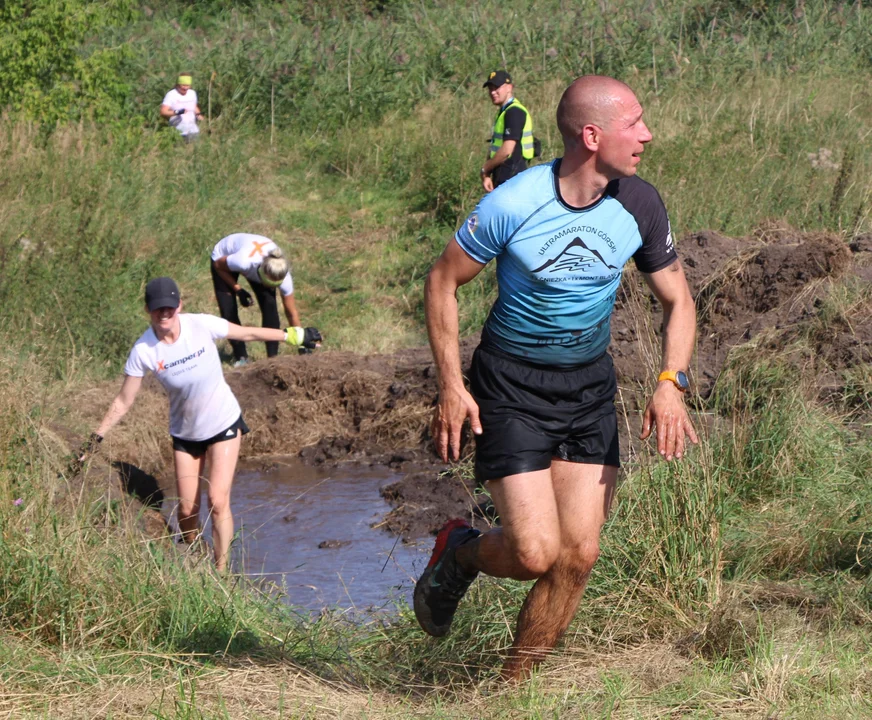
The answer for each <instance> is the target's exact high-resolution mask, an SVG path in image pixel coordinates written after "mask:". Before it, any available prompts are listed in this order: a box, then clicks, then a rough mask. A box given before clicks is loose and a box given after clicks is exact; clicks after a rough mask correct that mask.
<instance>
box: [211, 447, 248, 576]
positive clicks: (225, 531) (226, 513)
mask: <svg viewBox="0 0 872 720" xmlns="http://www.w3.org/2000/svg"><path fill="white" fill-rule="evenodd" d="M241 444H242V435H241V434H237V436H236V437H235V438H233V439H232V440H224V441H223V442H219V443H215V444H214V445H210V446H209V450H208V452H207V457H208V459H209V479H208V488H207V492H208V498H209V513H210V514H211V516H212V547H213V549H214V551H215V567H216V568H217V569H218V570H219V571H220V570H224V569H225V568H226V567H227V560H228V554H229V552H230V541H231V540H233V513H232V512H231V511H230V489H231V487H232V486H233V476H234V475H235V474H236V461H237V460H238V459H239V447H240V445H241Z"/></svg>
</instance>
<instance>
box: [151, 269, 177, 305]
mask: <svg viewBox="0 0 872 720" xmlns="http://www.w3.org/2000/svg"><path fill="white" fill-rule="evenodd" d="M179 297H180V295H179V286H178V285H176V281H175V280H173V279H172V278H168V277H159V278H155V279H154V280H150V281H149V283H148V285H146V286H145V305H146V307H147V308H148V309H149V311H150V312H151V311H153V310H157V309H158V308H164V307H169V308H177V307H178V306H179V303H180V300H179Z"/></svg>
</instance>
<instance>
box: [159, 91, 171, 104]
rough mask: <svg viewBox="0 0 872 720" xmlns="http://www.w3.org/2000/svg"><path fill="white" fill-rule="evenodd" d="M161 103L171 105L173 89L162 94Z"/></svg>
mask: <svg viewBox="0 0 872 720" xmlns="http://www.w3.org/2000/svg"><path fill="white" fill-rule="evenodd" d="M161 105H169V106H170V107H172V106H173V91H172V90H170V91H169V92H168V93H167V94H166V95H164V99H163V102H162V103H161Z"/></svg>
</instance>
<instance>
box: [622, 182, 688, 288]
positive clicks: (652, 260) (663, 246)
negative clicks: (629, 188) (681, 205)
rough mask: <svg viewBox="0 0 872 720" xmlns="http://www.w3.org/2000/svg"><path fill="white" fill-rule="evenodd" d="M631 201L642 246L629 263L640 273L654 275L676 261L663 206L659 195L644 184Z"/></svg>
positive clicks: (670, 231)
mask: <svg viewBox="0 0 872 720" xmlns="http://www.w3.org/2000/svg"><path fill="white" fill-rule="evenodd" d="M632 201H633V202H632V203H631V205H633V206H634V207H633V209H632V212H633V215H634V216H635V217H636V222H637V224H638V226H639V234H640V235H641V236H642V246H641V247H640V248H639V249H638V250H637V251H636V252H635V253H634V255H633V260H634V261H635V262H636V267H637V268H639V270H640V271H641V272H643V273H653V272H657V271H658V270H662V269H663V268H665V267H668V266H669V265H671V264H672V263H673V262H675V261H676V260H677V259H678V255H677V254H676V252H675V244H674V243H673V241H672V227H671V225H670V223H669V216H668V215H667V214H666V206H665V205H664V204H663V200H662V199H661V198H660V193H658V192H657V190H655V189H654V187H653V186H652V185H649V184H648V183H644V184H639V189H638V192H635V193H633V197H632Z"/></svg>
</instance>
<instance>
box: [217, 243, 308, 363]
mask: <svg viewBox="0 0 872 720" xmlns="http://www.w3.org/2000/svg"><path fill="white" fill-rule="evenodd" d="M240 275H242V276H243V277H244V278H245V279H246V280H248V284H249V285H250V286H251V289H252V291H253V292H254V297H255V298H257V304H258V306H259V307H260V317H261V324H262V325H263V326H264V327H271V328H277V327H280V321H279V310H278V305H277V303H276V288H278V291H279V295H281V298H282V306H283V308H284V311H285V317H286V318H287V319H288V325H291V326H299V325H300V314H299V313H298V312H297V304H296V301H295V300H294V280H293V278H292V277H291V271H290V267H289V266H288V261H287V260H286V259H285V256H284V253H283V252H282V250H281V248H279V247H278V246H277V245H276V244H275V243H274V242H273V241H272V240H270V239H269V238H268V237H264V236H263V235H252V234H251V233H233V234H232V235H228V236H227V237H224V238H221V240H219V241H218V242H217V243H216V244H215V247H214V248H213V249H212V285H213V286H214V288H215V299H216V300H217V301H218V310H219V312H220V313H221V317H223V318H224V319H225V320H229V321H230V322H232V323H236V324H237V325H238V324H240V323H239V308H238V307H237V304H236V300H237V298H238V299H239V302H240V303H242V306H243V307H251V306H252V305H254V300H253V299H252V297H251V293H249V292H248V291H247V290H245V289H244V288H243V287H242V286H241V285H240V284H239V276H240ZM230 345H231V347H232V348H233V358H234V361H235V362H234V365H245V364H246V363H247V362H248V351H247V350H246V348H245V343H244V342H236V341H232V342H231V343H230ZM305 351H306V350H305V348H302V349H301V351H300V352H305ZM278 352H279V344H278V343H277V342H268V343H267V344H266V356H267V357H275V356H276V355H278Z"/></svg>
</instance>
